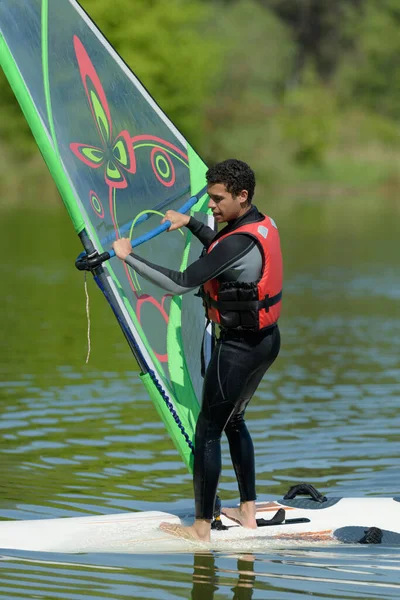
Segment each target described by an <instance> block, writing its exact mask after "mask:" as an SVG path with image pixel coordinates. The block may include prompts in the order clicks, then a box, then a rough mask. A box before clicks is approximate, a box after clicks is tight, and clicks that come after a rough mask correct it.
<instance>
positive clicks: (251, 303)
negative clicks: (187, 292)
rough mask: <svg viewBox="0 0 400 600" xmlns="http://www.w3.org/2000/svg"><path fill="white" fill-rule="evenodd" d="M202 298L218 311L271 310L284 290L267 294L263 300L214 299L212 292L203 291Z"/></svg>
mask: <svg viewBox="0 0 400 600" xmlns="http://www.w3.org/2000/svg"><path fill="white" fill-rule="evenodd" d="M201 295H202V298H203V301H204V303H205V305H206V306H207V307H209V308H215V309H217V310H218V311H221V310H223V311H226V310H232V311H235V312H236V311H245V310H252V311H254V310H256V311H259V310H265V311H266V312H268V311H269V309H270V308H271V306H274V305H275V304H278V302H280V301H281V300H282V290H281V291H280V292H279V294H276V295H275V296H272V297H270V296H268V295H267V296H265V298H264V299H263V300H232V301H229V300H224V301H221V300H214V299H213V298H211V296H210V294H208V293H207V294H206V293H204V292H203V294H201Z"/></svg>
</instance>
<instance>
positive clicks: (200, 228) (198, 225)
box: [186, 217, 217, 248]
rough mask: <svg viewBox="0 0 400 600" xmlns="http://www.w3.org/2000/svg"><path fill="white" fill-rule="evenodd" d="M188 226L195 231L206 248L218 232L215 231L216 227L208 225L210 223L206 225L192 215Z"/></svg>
mask: <svg viewBox="0 0 400 600" xmlns="http://www.w3.org/2000/svg"><path fill="white" fill-rule="evenodd" d="M186 227H187V228H188V229H189V230H190V231H191V232H192V233H193V235H195V236H196V237H197V239H198V240H200V242H201V243H202V244H203V246H205V247H206V248H208V246H209V245H210V244H211V242H212V241H213V239H214V238H215V236H216V235H217V232H216V231H214V229H212V228H211V227H208V225H204V223H202V222H201V221H198V220H197V219H194V218H193V217H190V221H189V223H188V224H187V225H186Z"/></svg>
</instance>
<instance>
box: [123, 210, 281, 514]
mask: <svg viewBox="0 0 400 600" xmlns="http://www.w3.org/2000/svg"><path fill="white" fill-rule="evenodd" d="M263 218H264V216H263V215H262V214H261V213H260V212H259V211H258V210H257V208H256V207H255V206H252V207H251V208H250V210H249V211H248V212H247V213H246V214H245V215H243V216H242V217H240V218H239V219H236V220H234V221H230V222H229V223H228V225H226V226H225V227H224V228H223V229H222V230H221V231H220V232H219V233H217V234H216V232H215V231H214V230H213V229H211V228H210V227H207V226H206V225H204V224H203V223H201V222H199V221H197V220H196V219H193V217H192V218H191V219H190V221H189V223H188V228H189V229H190V230H191V231H192V233H193V234H194V235H195V236H196V237H197V238H198V239H199V240H200V241H201V242H202V244H203V245H204V246H205V248H206V249H207V248H208V247H209V246H210V244H211V242H213V241H215V240H216V239H218V238H219V237H221V236H222V235H223V234H225V233H228V232H230V231H233V230H235V229H237V228H238V227H241V226H242V225H244V224H246V223H254V222H257V221H261V220H263ZM125 261H126V262H127V263H128V264H129V265H130V266H131V267H133V268H134V269H135V270H136V271H137V272H138V273H139V274H140V275H141V276H142V277H144V278H146V279H148V280H150V281H152V282H153V283H155V284H157V285H159V286H160V287H162V288H163V289H165V290H166V291H168V292H170V293H172V294H183V293H185V292H189V291H190V290H192V289H195V288H198V287H199V286H200V285H202V284H203V283H205V282H206V281H209V280H210V279H213V278H218V279H219V281H220V282H227V281H238V282H247V283H249V282H254V281H257V280H258V279H259V278H260V276H261V272H262V267H263V261H262V255H261V252H260V250H259V247H258V245H257V243H256V242H255V240H254V238H252V237H250V236H249V235H246V234H245V233H238V234H237V235H231V236H228V237H227V238H224V239H223V240H221V242H219V243H218V244H217V245H216V246H215V247H214V249H213V251H212V252H210V253H209V254H205V255H204V256H202V257H201V258H199V259H198V260H197V261H195V262H194V263H192V264H191V265H190V266H189V267H188V268H187V269H186V270H185V271H183V272H182V273H181V272H179V271H173V270H171V269H168V268H165V267H161V266H159V265H155V264H153V263H151V262H149V261H147V260H144V259H143V258H140V257H139V256H137V255H136V254H130V255H129V256H128V257H127V258H126V259H125ZM279 349H280V334H279V329H278V326H277V325H275V326H272V327H270V328H269V329H267V330H263V331H260V332H245V331H238V330H228V329H223V330H221V333H220V337H219V339H218V340H217V343H216V345H215V348H214V351H213V354H212V356H211V360H210V363H209V365H208V367H207V371H206V374H205V378H204V386H203V397H202V407H201V412H200V415H199V418H198V421H197V426H196V437H195V455H194V473H193V475H194V492H195V504H196V518H197V519H212V517H213V511H214V503H215V496H216V493H217V487H218V480H219V476H220V473H221V435H222V432H223V431H224V430H225V433H226V435H227V437H228V441H229V448H230V453H231V458H232V463H233V467H234V469H235V473H236V477H237V480H238V485H239V491H240V500H241V502H245V501H250V500H255V499H256V491H255V468H254V449H253V443H252V440H251V437H250V434H249V432H248V429H247V427H246V424H245V421H244V412H245V409H246V406H247V404H248V403H249V401H250V399H251V397H252V396H253V394H254V392H255V391H256V389H257V387H258V385H259V383H260V381H261V379H262V377H263V376H264V374H265V372H266V371H267V369H268V368H269V367H270V366H271V365H272V363H273V362H274V360H275V358H276V357H277V356H278V353H279Z"/></svg>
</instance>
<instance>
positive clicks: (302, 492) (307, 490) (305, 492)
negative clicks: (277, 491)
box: [283, 483, 328, 503]
mask: <svg viewBox="0 0 400 600" xmlns="http://www.w3.org/2000/svg"><path fill="white" fill-rule="evenodd" d="M296 496H311V498H312V499H313V500H315V501H316V502H321V503H322V502H326V501H327V500H328V499H327V497H326V496H323V494H321V492H319V491H318V490H316V489H315V487H314V486H313V485H311V484H310V483H298V484H297V485H293V486H292V487H291V488H290V490H289V491H288V493H287V494H285V495H284V496H283V499H284V500H293V498H295V497H296Z"/></svg>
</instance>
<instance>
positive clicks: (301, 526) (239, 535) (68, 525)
mask: <svg viewBox="0 0 400 600" xmlns="http://www.w3.org/2000/svg"><path fill="white" fill-rule="evenodd" d="M278 511H280V513H279V514H280V517H279V518H278V521H279V520H280V519H281V517H282V512H283V511H284V514H283V516H284V519H283V520H281V522H280V523H278V524H271V519H273V518H274V517H275V516H276V515H277V513H278ZM257 520H258V523H259V527H258V528H257V529H256V530H250V529H244V528H243V527H241V526H240V525H238V524H237V523H235V522H234V521H232V520H230V519H228V518H227V517H226V516H224V515H222V516H221V522H222V524H223V526H224V527H226V528H227V529H223V530H213V531H212V533H211V543H209V544H205V543H200V542H199V543H195V542H191V541H188V540H184V539H181V538H178V537H175V536H172V535H170V534H168V533H166V532H164V531H162V530H160V529H159V526H160V524H161V523H162V522H168V523H183V524H184V525H189V524H191V523H192V521H193V517H192V516H191V515H186V516H183V515H181V516H179V515H174V514H171V513H166V512H159V511H149V512H136V513H121V514H111V515H100V516H89V517H86V516H85V517H68V518H61V519H59V518H57V519H38V520H27V521H3V522H0V548H4V549H6V548H8V549H19V550H29V551H40V552H61V553H81V552H85V553H86V552H90V553H92V552H107V553H108V552H119V553H144V552H149V553H156V552H185V551H194V550H196V549H198V550H201V549H212V550H229V551H235V550H238V551H257V550H259V551H261V550H265V549H267V548H268V547H278V546H282V547H284V546H287V545H290V546H293V545H296V546H297V545H310V544H324V545H326V544H329V545H336V544H338V543H358V542H360V541H361V540H362V538H363V536H364V534H365V532H366V531H367V530H368V529H370V528H376V529H378V530H379V531H381V532H382V536H381V539H380V542H381V543H384V544H389V545H400V499H398V498H397V499H396V498H330V499H329V498H328V499H327V501H326V502H325V503H323V504H320V503H318V502H315V501H314V500H310V499H303V498H299V499H293V500H283V499H282V500H270V501H267V502H258V503H257Z"/></svg>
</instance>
